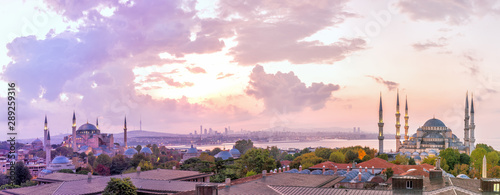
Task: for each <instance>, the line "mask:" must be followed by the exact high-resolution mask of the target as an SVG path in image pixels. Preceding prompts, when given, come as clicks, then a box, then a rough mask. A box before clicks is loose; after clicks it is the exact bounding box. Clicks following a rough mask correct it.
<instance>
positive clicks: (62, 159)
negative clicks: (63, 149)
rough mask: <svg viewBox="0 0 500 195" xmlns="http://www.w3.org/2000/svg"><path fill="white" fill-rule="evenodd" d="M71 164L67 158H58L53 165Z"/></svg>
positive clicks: (53, 161)
mask: <svg viewBox="0 0 500 195" xmlns="http://www.w3.org/2000/svg"><path fill="white" fill-rule="evenodd" d="M67 163H69V159H68V158H66V157H65V156H56V157H55V158H54V160H52V164H67Z"/></svg>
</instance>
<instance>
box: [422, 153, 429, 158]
mask: <svg viewBox="0 0 500 195" xmlns="http://www.w3.org/2000/svg"><path fill="white" fill-rule="evenodd" d="M420 156H423V157H426V156H429V154H427V152H422V153H420Z"/></svg>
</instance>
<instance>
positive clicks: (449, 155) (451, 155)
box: [439, 148, 460, 171]
mask: <svg viewBox="0 0 500 195" xmlns="http://www.w3.org/2000/svg"><path fill="white" fill-rule="evenodd" d="M439 156H440V157H441V159H443V161H444V160H446V163H447V164H448V167H449V168H453V167H455V164H459V163H460V152H458V150H457V149H452V148H446V149H445V150H442V151H441V153H439ZM448 170H449V169H447V170H446V171H448Z"/></svg>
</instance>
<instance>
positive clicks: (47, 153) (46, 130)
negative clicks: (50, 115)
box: [43, 115, 51, 166]
mask: <svg viewBox="0 0 500 195" xmlns="http://www.w3.org/2000/svg"><path fill="white" fill-rule="evenodd" d="M43 133H44V136H45V138H44V144H45V147H44V148H45V164H46V165H47V166H48V165H49V164H50V161H51V158H50V150H51V146H50V132H49V128H48V126H47V115H45V126H44V131H43Z"/></svg>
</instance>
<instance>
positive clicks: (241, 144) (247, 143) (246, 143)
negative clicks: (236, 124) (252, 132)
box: [234, 139, 253, 154]
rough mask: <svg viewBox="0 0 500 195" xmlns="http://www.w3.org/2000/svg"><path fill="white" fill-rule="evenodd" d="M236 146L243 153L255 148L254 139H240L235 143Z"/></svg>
mask: <svg viewBox="0 0 500 195" xmlns="http://www.w3.org/2000/svg"><path fill="white" fill-rule="evenodd" d="M234 147H235V148H236V149H238V150H239V151H240V153H241V154H245V153H246V152H247V151H248V150H249V149H251V148H253V142H252V140H250V139H248V140H238V141H236V143H235V144H234Z"/></svg>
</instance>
